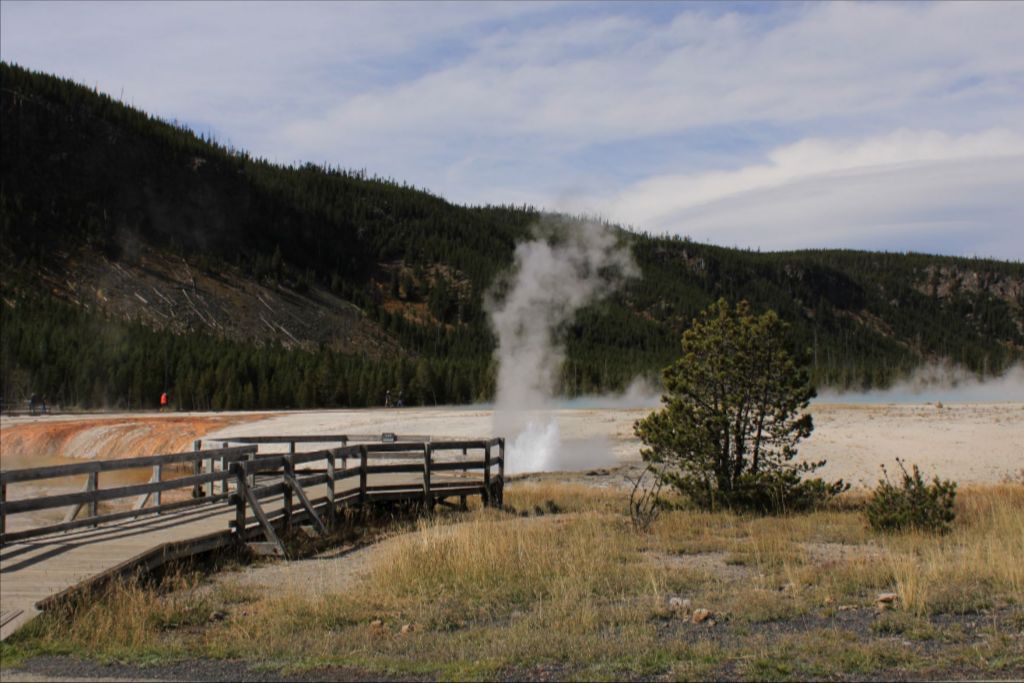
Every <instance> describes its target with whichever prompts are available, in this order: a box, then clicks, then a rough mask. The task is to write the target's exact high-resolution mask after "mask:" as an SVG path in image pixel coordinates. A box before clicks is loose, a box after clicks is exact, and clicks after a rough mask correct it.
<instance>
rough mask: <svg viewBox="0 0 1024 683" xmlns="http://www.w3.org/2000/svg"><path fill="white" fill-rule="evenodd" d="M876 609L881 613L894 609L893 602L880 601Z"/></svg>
mask: <svg viewBox="0 0 1024 683" xmlns="http://www.w3.org/2000/svg"><path fill="white" fill-rule="evenodd" d="M875 607H877V608H878V611H879V612H884V611H885V610H887V609H892V603H891V602H882V601H881V600H879V601H878V603H877V604H876V605H875Z"/></svg>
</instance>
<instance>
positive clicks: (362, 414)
mask: <svg viewBox="0 0 1024 683" xmlns="http://www.w3.org/2000/svg"><path fill="white" fill-rule="evenodd" d="M649 412H650V409H649V408H640V409H593V410H584V409H574V410H559V411H557V416H558V421H559V425H560V428H561V433H562V439H563V441H564V442H566V443H571V442H580V441H583V442H586V444H587V447H589V448H592V449H594V452H595V458H596V459H597V460H601V459H602V455H603V454H602V453H601V451H602V450H605V449H607V450H610V452H611V454H612V455H613V456H614V459H615V460H616V461H618V462H619V463H620V464H627V463H631V462H637V461H639V459H640V447H641V444H640V442H639V440H638V439H637V438H636V437H635V436H634V435H633V423H634V422H635V421H636V420H637V419H640V418H642V417H644V416H645V415H647V414H648V413H649ZM811 412H812V415H813V417H814V422H815V430H814V433H813V434H812V435H811V437H810V438H808V439H807V440H805V441H804V442H803V443H802V444H801V445H800V456H799V457H800V458H801V459H805V460H826V461H827V462H828V464H827V465H826V466H825V467H824V468H822V469H821V470H819V472H820V474H821V476H823V477H826V478H831V479H835V478H842V479H845V480H846V481H849V482H851V483H852V484H853V485H854V486H873V485H874V484H875V483H876V482H877V480H878V479H879V477H880V476H881V469H880V466H881V465H883V464H884V465H886V467H888V468H889V471H890V474H891V473H892V471H893V470H894V469H896V458H901V459H903V460H905V461H907V462H908V463H917V464H918V465H920V466H921V468H922V470H923V472H924V473H925V475H926V476H929V477H930V476H932V475H933V474H938V475H939V476H941V477H943V478H946V479H953V480H956V481H958V482H960V483H961V484H970V483H992V482H999V481H1003V480H1005V479H1006V478H1008V477H1009V478H1019V477H1020V476H1022V474H1024V403H991V404H954V405H945V406H942V407H938V406H936V405H933V404H923V405H907V404H894V405H849V404H819V405H814V406H812V409H811ZM491 418H492V415H491V411H490V410H472V409H459V408H406V409H400V410H352V411H325V412H304V413H288V414H284V415H280V416H277V417H273V418H269V419H267V420H263V421H260V422H255V423H250V424H247V425H236V426H233V427H229V428H227V429H224V430H221V431H220V432H216V433H215V434H217V435H223V436H228V435H241V434H254V435H255V434H285V433H291V434H306V433H309V434H316V433H331V432H334V433H338V432H340V433H345V432H349V433H356V432H361V433H371V434H376V433H381V432H395V433H399V434H402V433H405V434H430V435H434V436H435V437H437V436H452V437H484V436H490V435H491V434H492V428H491ZM506 436H509V435H506Z"/></svg>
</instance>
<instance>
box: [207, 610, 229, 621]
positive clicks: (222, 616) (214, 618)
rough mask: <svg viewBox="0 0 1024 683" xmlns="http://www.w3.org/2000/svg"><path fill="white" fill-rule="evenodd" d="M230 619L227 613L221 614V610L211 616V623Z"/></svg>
mask: <svg viewBox="0 0 1024 683" xmlns="http://www.w3.org/2000/svg"><path fill="white" fill-rule="evenodd" d="M227 618H228V614H227V612H221V611H220V610H218V611H216V612H214V613H213V614H211V615H210V621H224V620H225V619H227Z"/></svg>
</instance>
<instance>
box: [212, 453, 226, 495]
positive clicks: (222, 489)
mask: <svg viewBox="0 0 1024 683" xmlns="http://www.w3.org/2000/svg"><path fill="white" fill-rule="evenodd" d="M220 447H221V448H227V447H228V442H227V441H221V442H220ZM220 471H221V472H223V471H224V456H223V455H222V456H220ZM210 489H211V490H212V489H213V484H210ZM220 492H221V493H227V492H228V480H227V479H221V480H220Z"/></svg>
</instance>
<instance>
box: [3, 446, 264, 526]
mask: <svg viewBox="0 0 1024 683" xmlns="http://www.w3.org/2000/svg"><path fill="white" fill-rule="evenodd" d="M256 452H257V447H256V446H236V447H232V448H219V449H216V450H209V451H203V452H199V451H193V452H191V453H173V454H170V455H149V456H142V457H137V458H125V459H122V460H91V461H89V462H83V463H75V464H73V465H55V466H52V467H32V468H29V469H20V470H6V471H2V472H0V545H2V544H6V543H11V542H13V541H17V540H22V539H26V538H33V537H35V536H43V535H45V534H50V533H54V532H58V531H69V530H71V529H77V528H79V527H84V526H95V525H97V524H100V523H102V522H112V521H117V520H121V519H128V518H132V517H139V516H141V515H148V514H161V513H164V512H169V511H171V510H181V509H184V508H189V507H196V506H198V505H204V504H208V503H211V502H215V501H218V500H220V501H223V500H224V499H225V498H226V497H227V490H226V488H225V487H224V486H222V488H221V495H215V494H213V486H212V484H213V482H216V481H220V482H222V483H223V482H225V481H227V480H228V479H230V478H231V475H230V473H229V472H227V471H224V468H223V467H222V468H221V469H222V471H220V472H215V471H213V468H212V467H211V468H210V471H208V472H206V473H202V462H203V461H204V460H209V459H210V458H214V459H216V460H217V461H218V462H222V463H225V464H227V463H232V462H236V461H238V460H242V459H248V458H250V457H253V456H255V455H256ZM169 465H186V467H187V466H188V465H191V466H192V467H191V469H192V474H191V476H185V477H176V478H173V479H165V478H164V474H165V468H166V467H167V466H169ZM137 469H152V472H153V474H152V476H151V477H150V479H149V482H147V483H145V484H132V485H128V486H116V487H112V488H106V489H103V488H100V484H101V481H102V480H101V477H100V474H101V473H102V472H115V471H124V470H137ZM83 474H84V475H86V481H85V485H84V486H83V488H82V490H81V491H79V492H77V493H61V494H56V495H49V496H36V497H32V498H24V499H21V500H8V499H7V493H8V490H7V489H8V486H9V485H10V484H16V483H24V482H32V481H41V480H45V479H60V478H65V477H73V476H81V475H83ZM207 484H210V485H211V487H210V488H211V495H209V496H206V495H205V490H204V488H203V487H204V486H205V485H207ZM182 488H186V489H191V490H192V497H191V498H189V499H188V500H181V501H175V502H172V503H163V502H162V495H161V494H163V492H164V491H171V490H174V489H182ZM124 498H136V501H135V504H134V505H132V508H131V509H130V510H121V511H116V512H110V513H105V514H99V504H100V503H101V502H106V501H111V500H118V499H124ZM150 499H152V500H153V504H152V505H151V506H149V507H146V503H147V502H149V500H150ZM83 507H85V508H87V510H88V516H86V517H83V518H79V514H80V513H81V511H82V508H83ZM55 508H69V510H68V512H67V514H66V515H65V516H64V521H62V522H59V523H56V524H47V525H44V526H39V527H35V528H33V529H26V530H23V531H13V532H8V531H7V518H8V516H9V515H13V514H17V513H24V512H35V511H38V510H51V509H55Z"/></svg>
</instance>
